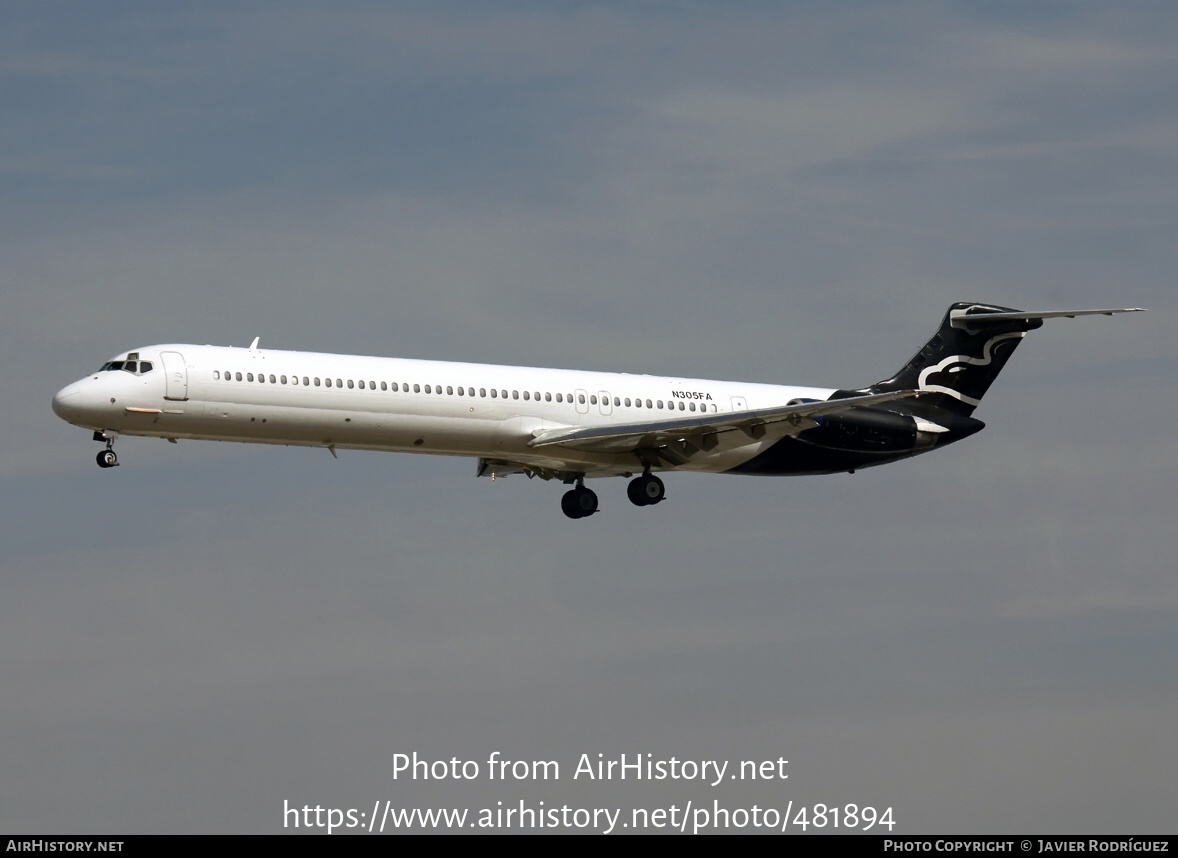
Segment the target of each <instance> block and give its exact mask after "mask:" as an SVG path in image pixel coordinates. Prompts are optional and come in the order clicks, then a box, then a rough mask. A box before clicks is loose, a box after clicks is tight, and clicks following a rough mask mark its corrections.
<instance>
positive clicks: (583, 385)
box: [53, 344, 833, 476]
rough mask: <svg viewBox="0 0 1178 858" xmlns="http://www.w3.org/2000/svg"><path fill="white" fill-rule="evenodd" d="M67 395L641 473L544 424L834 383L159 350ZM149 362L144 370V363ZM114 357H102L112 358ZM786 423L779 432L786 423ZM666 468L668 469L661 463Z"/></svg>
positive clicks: (704, 410) (151, 426)
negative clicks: (568, 441)
mask: <svg viewBox="0 0 1178 858" xmlns="http://www.w3.org/2000/svg"><path fill="white" fill-rule="evenodd" d="M129 359H130V360H134V361H135V362H136V371H135V372H129V371H126V370H124V369H104V370H102V371H99V372H96V373H93V374H91V375H89V376H87V377H86V378H83V379H81V380H79V381H77V382H74V383H73V384H71V385H69V386H68V387H66V388H64V389H63V390H61V391H60V392H59V393H58V394H57V396H56V397H54V402H53V406H54V410H55V411H56V412H57V413H58V415H59V416H61V417H62V418H63V419H65V420H67V421H68V422H70V423H73V424H75V425H78V426H82V427H85V428H88V429H93V430H95V431H98V432H103V433H108V434H110V435H114V434H122V435H145V436H154V437H162V438H168V439H181V438H184V439H187V438H193V439H203V440H215V441H242V442H253V443H262V444H285V445H301V446H312V447H327V448H329V449H331V450H333V451H334V450H335V449H363V450H388V451H399V452H411V453H432V454H441V455H455V456H471V457H480V458H489V459H495V460H504V461H510V462H514V463H519V464H521V465H524V466H534V467H536V468H538V469H546V468H551V469H561V470H568V469H569V468H570V467H573V468H575V469H576V470H580V471H583V472H584V473H585V474H586V475H588V476H595V475H607V474H626V473H631V472H634V471H641V470H642V465H641V464H640V462H639V461H638V459H636V458H635V456H634V455H633V454H632V453H629V452H623V453H614V452H604V451H600V450H596V451H590V450H581V451H578V450H570V449H562V450H560V451H559V456H556V455H555V454H554V451H546V450H544V449H543V448H540V449H534V448H532V447H530V446H529V444H528V442H529V441H530V440H532V439H533V437H534V436H535V435H536V434H537V433H539V432H542V431H544V430H552V429H560V428H563V427H602V426H610V425H627V424H634V423H641V422H643V421H651V422H658V421H666V420H669V419H675V418H690V417H695V416H697V415H703V414H708V413H719V414H723V413H735V412H741V411H748V410H756V409H759V408H765V407H773V406H779V405H783V404H785V403H787V402H789V401H791V400H795V399H798V398H809V399H822V400H825V399H826V398H828V397H829V396H830V395H831V393H833V391H832V390H830V389H819V388H808V387H783V386H777V385H767V384H750V383H739V382H728V381H713V380H708V379H689V378H666V377H660V376H650V375H631V374H622V373H603V372H583V371H576V370H563V369H542V368H533V367H514V366H495V365H486V364H472V363H451V362H441V361H421V360H402V359H397V358H380V357H360V356H353V355H337V354H318V353H311V352H294V351H273V350H268V349H257V348H250V349H244V348H226V347H218V346H207V345H203V346H201V345H178V344H173V345H155V346H146V347H143V348H140V349H137V350H135V351H134V352H128V353H123V354H122V355H120V356H118V357H116V358H113V359H112V362H111V363H117V364H126V363H127V362H128V361H129ZM144 362H147V363H150V365H151V369H150V370H149V371H147V372H142V371H141V367H142V366H143V364H144ZM111 363H108V364H107V366H108V367H109V366H111ZM782 428H783V429H784V428H785V427H782ZM781 434H782V433H781V432H779V431H773V430H772V429H770V431H768V432H766V433H765V434H764V435H763V436H762V437H759V438H752V437H750V436H748V435H746V434H744V433H741V432H730V433H726V434H724V435H722V436H720V442H719V443H718V444H717V445H716V446H715V448H714V449H711V450H709V451H707V452H706V454H702V455H696V456H694V457H692V459H691V460H690V461H689V462H685V463H684V464H682V465H680V466H679V467H681V468H682V469H684V470H694V471H712V472H715V471H726V470H729V469H731V468H733V467H735V466H737V465H739V464H741V463H742V462H745V461H748V460H749V459H750V458H752V457H754V456H756V455H757V454H758V453H759V452H761V451H762V450H764V449H766V448H767V447H769V446H770V445H772V444H773V443H774V442H775V441H776V440H778V439H779V438H780V437H781ZM662 467H665V465H664V466H662Z"/></svg>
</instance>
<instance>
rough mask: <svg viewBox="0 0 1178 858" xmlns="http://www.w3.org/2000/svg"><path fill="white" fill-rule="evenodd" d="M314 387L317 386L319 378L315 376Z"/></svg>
mask: <svg viewBox="0 0 1178 858" xmlns="http://www.w3.org/2000/svg"><path fill="white" fill-rule="evenodd" d="M315 386H316V387H318V386H319V376H315Z"/></svg>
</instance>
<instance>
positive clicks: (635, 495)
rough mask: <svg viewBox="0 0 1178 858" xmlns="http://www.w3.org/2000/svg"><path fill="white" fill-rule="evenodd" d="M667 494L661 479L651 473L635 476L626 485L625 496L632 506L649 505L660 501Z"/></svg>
mask: <svg viewBox="0 0 1178 858" xmlns="http://www.w3.org/2000/svg"><path fill="white" fill-rule="evenodd" d="M666 495H667V490H666V487H665V486H664V485H663V481H662V480H660V479H659V478H658V477H655V476H652V475H651V474H643V475H642V476H641V477H636V478H635V479H633V480H631V481H630V484H629V485H628V486H626V497H628V498H630V503H632V504H634V506H650V505H651V504H656V503H658V502H659V501H661V500H662V499H663V498H664V497H666Z"/></svg>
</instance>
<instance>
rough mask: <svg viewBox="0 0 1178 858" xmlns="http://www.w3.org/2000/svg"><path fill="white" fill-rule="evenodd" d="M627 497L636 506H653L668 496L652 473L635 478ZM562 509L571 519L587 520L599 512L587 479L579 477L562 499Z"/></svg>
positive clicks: (595, 495) (627, 488) (627, 490)
mask: <svg viewBox="0 0 1178 858" xmlns="http://www.w3.org/2000/svg"><path fill="white" fill-rule="evenodd" d="M626 496H627V497H629V498H630V503H632V504H634V506H651V505H653V504H656V503H658V502H659V501H661V500H663V499H664V498H665V497H666V496H667V490H666V487H665V486H663V481H662V480H660V479H659V478H658V477H656V476H654V475H653V474H651V473H649V472H648V473H645V474H643V475H642V476H641V477H635V478H634V479H632V480H631V481H630V484H629V485H628V486H627V487H626ZM560 509H561V511H562V512H563V513H564V514H565V515H567V516H568V517H569V518H585V517H586V516H590V515H593V513H595V512H597V494H596V493H595V492H593V491H591V490H589V489H587V488H585V477H584V476H580V477H577V485H576V487H575V488H572V489H569V490H568V491H567V492H565V493H564V497H562V498H561V499H560Z"/></svg>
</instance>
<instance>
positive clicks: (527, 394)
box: [524, 390, 532, 401]
mask: <svg viewBox="0 0 1178 858" xmlns="http://www.w3.org/2000/svg"><path fill="white" fill-rule="evenodd" d="M531 398H532V394H530V393H528V392H527V391H526V390H525V391H524V400H525V401H526V400H529V399H531Z"/></svg>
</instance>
